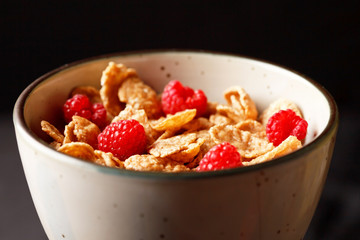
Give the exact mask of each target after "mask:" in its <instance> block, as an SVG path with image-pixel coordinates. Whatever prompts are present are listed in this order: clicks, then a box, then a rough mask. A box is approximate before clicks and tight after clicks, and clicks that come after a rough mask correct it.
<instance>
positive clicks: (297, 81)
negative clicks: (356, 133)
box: [13, 50, 338, 240]
mask: <svg viewBox="0 0 360 240" xmlns="http://www.w3.org/2000/svg"><path fill="white" fill-rule="evenodd" d="M109 61H115V62H117V63H124V64H125V65H127V66H128V67H133V68H135V69H136V70H137V72H138V74H139V76H140V77H141V78H142V79H143V80H144V81H145V82H146V83H148V84H149V85H151V86H152V87H153V88H154V89H155V90H157V91H158V92H161V91H162V89H163V87H164V85H165V84H166V83H167V82H168V81H169V80H172V79H177V80H180V81H181V82H182V83H183V84H184V85H187V86H190V87H192V88H194V89H202V90H203V91H204V92H205V93H206V94H207V96H208V99H210V100H212V101H218V102H224V100H223V94H222V93H223V91H224V90H225V89H226V88H228V87H230V86H234V85H239V86H242V87H243V88H244V89H245V90H246V91H247V92H248V93H249V94H250V96H251V97H252V99H253V100H254V101H255V103H256V105H257V107H258V109H259V111H261V110H263V109H264V108H265V107H266V106H267V105H268V104H269V103H270V102H272V101H274V100H276V99H278V98H280V97H283V98H288V99H290V100H292V101H294V102H295V103H296V104H298V106H299V107H300V108H301V110H302V112H303V115H304V118H305V119H306V120H307V121H308V123H309V128H308V135H307V137H306V140H305V145H304V147H302V148H301V149H300V150H298V151H296V152H293V153H291V154H289V155H286V156H283V157H280V158H277V159H274V160H272V161H269V162H266V163H262V164H258V165H254V166H250V167H243V168H236V169H230V170H223V171H216V172H202V173H198V172H191V173H178V174H168V173H154V172H153V173H149V172H133V171H126V170H118V169H113V168H108V167H103V166H99V165H95V164H92V163H89V162H86V161H83V160H80V159H76V158H73V157H70V156H67V155H64V154H62V153H59V152H56V151H54V150H53V149H52V148H50V147H49V146H48V143H47V142H45V141H44V140H43V139H45V138H44V133H42V131H41V128H40V121H41V120H43V119H45V120H47V121H49V122H55V121H56V120H57V119H59V118H60V117H61V116H60V112H61V105H62V103H63V102H64V101H65V99H66V98H67V97H68V94H69V92H70V90H71V89H72V88H73V87H75V86H78V85H93V86H96V87H100V86H99V84H100V80H99V79H100V76H101V73H102V71H103V70H104V69H105V67H106V66H107V64H108V62H109ZM13 118H14V125H15V131H16V137H17V143H18V148H19V152H20V155H21V160H22V164H23V168H24V172H25V175H26V179H27V182H28V186H29V188H30V192H31V195H32V199H33V201H34V204H35V207H36V210H37V213H38V215H39V218H40V220H41V223H42V225H43V227H44V229H45V232H46V234H47V236H48V238H49V239H50V240H55V239H72V240H79V239H81V240H83V239H86V240H92V239H94V240H98V239H107V240H115V239H116V240H118V239H125V240H129V239H131V240H149V239H171V240H177V239H181V240H183V239H207V240H211V239H226V240H231V239H248V240H249V239H253V240H255V239H256V240H259V239H266V240H269V239H286V240H289V239H295V240H299V239H302V238H303V237H304V235H305V233H306V230H307V228H308V226H309V224H310V221H311V219H312V216H313V214H314V211H315V208H316V206H317V204H318V201H319V197H320V195H321V192H322V189H323V186H324V183H325V180H326V176H327V172H328V168H329V165H330V161H331V157H332V152H333V148H334V143H335V136H336V131H337V127H338V112H337V107H336V104H335V102H334V100H333V98H332V97H331V95H330V94H329V93H328V92H327V91H326V90H325V89H324V88H323V87H322V86H320V85H319V84H318V83H316V82H315V81H313V80H311V79H309V78H307V77H304V76H303V75H301V74H298V73H296V72H294V71H292V70H289V69H286V68H284V67H281V66H278V65H275V64H271V63H267V62H263V61H259V60H255V59H250V58H247V57H242V56H235V55H230V54H222V53H209V52H203V51H177V50H165V51H163V50H162V51H144V52H136V53H119V54H111V55H106V56H100V57H95V58H91V59H86V60H82V61H78V62H75V63H71V64H67V65H65V66H62V67H60V68H58V69H56V70H54V71H51V72H50V73H47V74H45V75H44V76H42V77H40V78H39V79H37V80H35V81H34V82H33V83H32V84H30V86H28V87H27V88H26V89H25V90H24V91H23V93H22V94H21V95H20V97H19V99H18V101H17V102H16V105H15V108H14V116H13Z"/></svg>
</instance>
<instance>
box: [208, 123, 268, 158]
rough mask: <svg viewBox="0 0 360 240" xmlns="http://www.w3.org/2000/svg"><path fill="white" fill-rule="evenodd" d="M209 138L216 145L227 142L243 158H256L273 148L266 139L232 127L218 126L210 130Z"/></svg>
mask: <svg viewBox="0 0 360 240" xmlns="http://www.w3.org/2000/svg"><path fill="white" fill-rule="evenodd" d="M210 134H211V137H212V138H213V139H214V140H215V142H216V143H217V144H220V143H223V142H229V143H230V144H232V145H234V146H235V147H236V148H237V150H238V151H239V153H240V155H241V156H242V157H244V158H255V157H258V156H260V155H262V154H264V153H266V152H268V151H270V150H272V149H273V148H274V146H273V144H272V143H270V142H269V141H268V140H267V139H266V138H263V137H259V135H258V134H253V133H251V132H249V131H243V130H240V129H238V128H237V127H236V126H234V125H218V126H214V127H212V128H210Z"/></svg>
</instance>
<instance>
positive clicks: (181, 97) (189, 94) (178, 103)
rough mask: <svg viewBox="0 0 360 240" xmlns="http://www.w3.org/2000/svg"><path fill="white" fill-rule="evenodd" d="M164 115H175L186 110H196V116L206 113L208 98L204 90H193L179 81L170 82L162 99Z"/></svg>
mask: <svg viewBox="0 0 360 240" xmlns="http://www.w3.org/2000/svg"><path fill="white" fill-rule="evenodd" d="M161 104H162V109H163V111H164V113H166V114H175V113H177V112H180V111H184V110H186V109H194V108H195V109H196V111H197V113H196V116H197V117H199V116H202V115H203V114H204V113H205V112H206V108H207V98H206V96H205V94H204V92H203V91H202V90H195V91H194V90H193V89H191V88H189V87H186V86H183V85H182V84H181V83H180V82H179V81H177V80H173V81H170V82H169V83H168V84H167V85H166V86H165V88H164V92H163V94H162V97H161Z"/></svg>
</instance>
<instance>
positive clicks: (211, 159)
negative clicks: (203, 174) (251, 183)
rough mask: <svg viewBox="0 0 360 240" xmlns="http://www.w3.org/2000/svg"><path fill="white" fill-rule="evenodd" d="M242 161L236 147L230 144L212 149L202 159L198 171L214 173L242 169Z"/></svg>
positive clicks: (226, 143)
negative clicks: (229, 169)
mask: <svg viewBox="0 0 360 240" xmlns="http://www.w3.org/2000/svg"><path fill="white" fill-rule="evenodd" d="M241 166H242V160H241V156H240V153H239V152H238V151H237V149H236V147H234V146H233V145H231V144H230V143H228V142H224V143H221V144H219V145H216V146H214V147H212V148H211V149H210V150H209V151H208V152H207V153H206V154H205V156H204V157H203V159H201V161H200V163H199V167H198V169H197V170H198V171H213V170H222V169H226V168H235V167H241Z"/></svg>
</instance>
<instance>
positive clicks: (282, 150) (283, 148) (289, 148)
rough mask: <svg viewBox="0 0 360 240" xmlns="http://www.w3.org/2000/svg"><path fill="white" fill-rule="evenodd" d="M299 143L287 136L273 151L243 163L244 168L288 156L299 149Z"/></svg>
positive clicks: (293, 137) (294, 138)
mask: <svg viewBox="0 0 360 240" xmlns="http://www.w3.org/2000/svg"><path fill="white" fill-rule="evenodd" d="M301 146H302V145H301V141H299V140H298V139H297V138H296V137H295V136H291V135H290V136H289V137H288V138H286V139H285V140H284V141H283V142H282V143H280V144H279V145H278V146H277V147H275V148H274V149H273V150H271V151H269V152H267V153H265V154H264V155H261V156H259V157H257V158H255V159H253V160H251V161H249V162H243V164H244V166H249V165H254V164H259V163H262V162H267V161H269V160H272V159H274V158H277V157H281V156H283V155H286V154H289V153H291V152H293V151H295V150H297V149H299V148H301Z"/></svg>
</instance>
